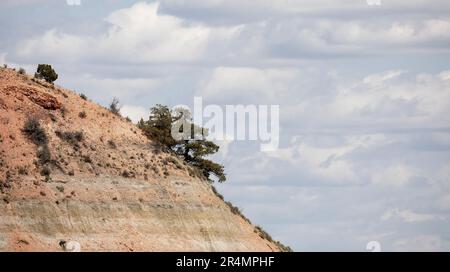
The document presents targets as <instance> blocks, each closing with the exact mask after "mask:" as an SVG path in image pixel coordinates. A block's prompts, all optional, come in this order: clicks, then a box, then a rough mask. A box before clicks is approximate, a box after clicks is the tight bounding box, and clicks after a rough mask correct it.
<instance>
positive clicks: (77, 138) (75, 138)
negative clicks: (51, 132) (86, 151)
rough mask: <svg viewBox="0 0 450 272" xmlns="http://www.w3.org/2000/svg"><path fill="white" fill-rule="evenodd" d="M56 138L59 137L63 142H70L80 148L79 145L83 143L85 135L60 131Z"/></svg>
mask: <svg viewBox="0 0 450 272" xmlns="http://www.w3.org/2000/svg"><path fill="white" fill-rule="evenodd" d="M55 134H56V136H58V137H59V138H60V139H61V140H63V141H65V142H68V143H69V144H71V145H73V146H79V145H78V143H79V142H81V141H83V139H84V134H83V132H82V131H64V132H63V131H59V130H57V131H56V132H55Z"/></svg>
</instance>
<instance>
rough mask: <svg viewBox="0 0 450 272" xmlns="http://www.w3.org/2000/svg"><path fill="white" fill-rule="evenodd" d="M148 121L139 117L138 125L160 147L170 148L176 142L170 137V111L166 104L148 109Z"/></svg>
mask: <svg viewBox="0 0 450 272" xmlns="http://www.w3.org/2000/svg"><path fill="white" fill-rule="evenodd" d="M150 111H151V115H150V117H149V119H148V121H144V120H143V119H141V120H140V121H139V123H138V126H139V128H140V129H142V131H143V132H144V134H145V135H146V136H147V137H148V138H150V139H152V140H154V141H155V142H157V143H159V144H160V145H161V146H162V147H165V148H168V149H172V148H173V147H174V146H175V145H176V144H177V142H176V141H175V140H174V139H173V138H172V135H171V127H172V113H171V111H170V109H169V108H168V107H166V106H162V105H159V104H158V105H156V107H153V108H151V109H150Z"/></svg>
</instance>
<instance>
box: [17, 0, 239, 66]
mask: <svg viewBox="0 0 450 272" xmlns="http://www.w3.org/2000/svg"><path fill="white" fill-rule="evenodd" d="M105 20H106V22H108V23H109V24H110V27H109V29H108V31H107V32H106V33H104V34H101V35H100V36H82V35H73V34H68V33H64V32H61V31H58V30H56V29H52V30H49V31H47V32H46V33H45V34H44V35H42V36H38V37H34V38H31V39H28V40H26V41H24V42H22V43H20V44H19V47H18V50H17V54H18V56H19V57H21V58H24V59H30V58H34V57H40V58H47V59H54V60H58V59H60V58H62V57H63V58H64V61H65V62H75V61H79V62H82V61H86V60H91V61H92V60H96V61H102V62H114V63H117V62H122V63H160V62H191V61H194V60H197V59H199V58H201V57H202V56H203V54H204V53H205V51H206V49H207V47H208V45H209V43H213V42H217V43H220V42H223V43H225V42H226V40H228V39H230V37H232V36H233V35H234V34H235V32H237V31H238V30H239V28H211V27H207V26H204V25H201V24H193V23H190V22H186V21H183V20H182V19H180V18H177V17H174V16H170V15H163V14H160V13H159V3H158V2H155V3H146V2H140V3H137V4H135V5H133V6H132V7H130V8H125V9H121V10H118V11H115V12H113V13H112V14H110V15H109V16H108V17H107V18H106V19H105Z"/></svg>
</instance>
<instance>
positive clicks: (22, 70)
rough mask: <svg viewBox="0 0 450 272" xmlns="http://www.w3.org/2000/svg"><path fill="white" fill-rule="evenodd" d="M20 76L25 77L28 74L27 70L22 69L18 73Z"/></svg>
mask: <svg viewBox="0 0 450 272" xmlns="http://www.w3.org/2000/svg"><path fill="white" fill-rule="evenodd" d="M18 73H19V74H20V75H25V74H26V73H27V72H26V71H25V69H23V68H22V67H21V68H20V69H19V72H18Z"/></svg>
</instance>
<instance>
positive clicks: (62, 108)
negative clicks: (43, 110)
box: [60, 107, 67, 118]
mask: <svg viewBox="0 0 450 272" xmlns="http://www.w3.org/2000/svg"><path fill="white" fill-rule="evenodd" d="M60 111H61V116H62V118H66V112H67V109H66V107H61V109H60Z"/></svg>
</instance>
